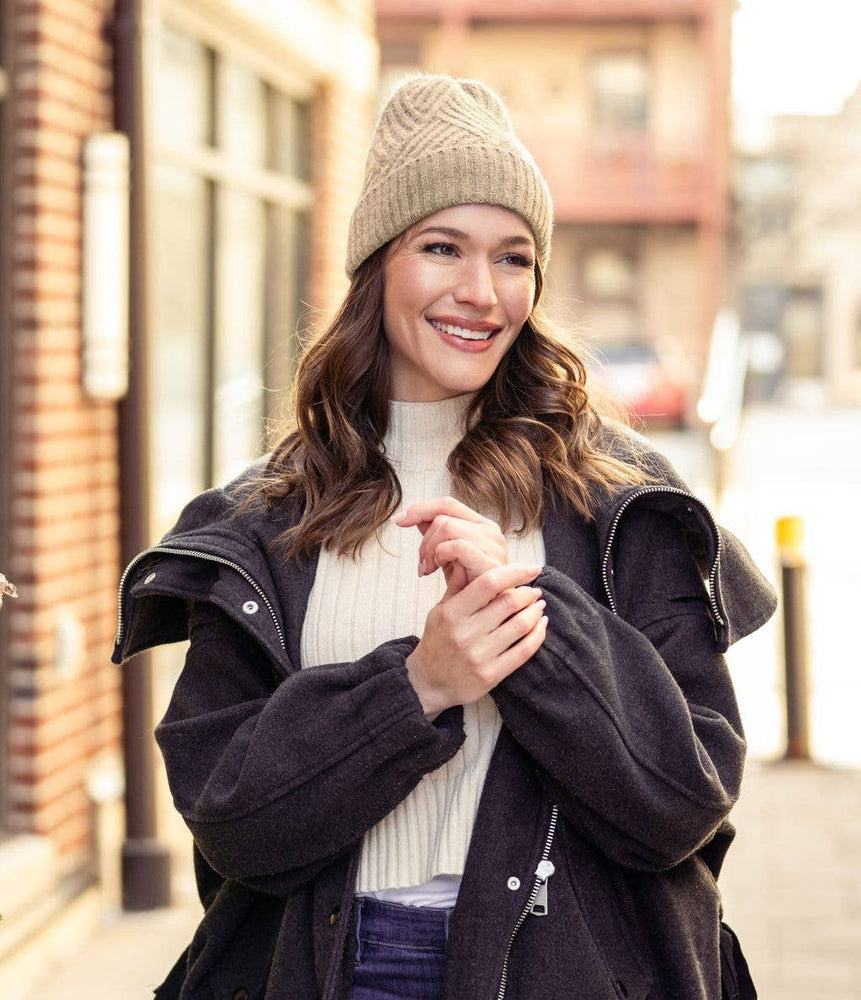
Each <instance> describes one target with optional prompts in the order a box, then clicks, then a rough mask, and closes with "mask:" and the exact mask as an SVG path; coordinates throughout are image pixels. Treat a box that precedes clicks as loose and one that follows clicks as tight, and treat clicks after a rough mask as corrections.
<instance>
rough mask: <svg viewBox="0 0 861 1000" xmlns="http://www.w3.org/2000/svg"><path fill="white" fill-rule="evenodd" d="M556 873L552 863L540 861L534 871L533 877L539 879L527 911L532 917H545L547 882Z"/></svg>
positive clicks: (546, 909)
mask: <svg viewBox="0 0 861 1000" xmlns="http://www.w3.org/2000/svg"><path fill="white" fill-rule="evenodd" d="M555 871H556V866H555V865H554V864H553V862H552V861H542V862H541V863H540V864H539V865H538V867H537V868H536V869H535V875H536V876H537V878H539V879H541V882H540V883H539V885H538V893H537V895H536V896H535V899H534V900H533V901H532V906H531V908H530V910H529V912H530V914H531V915H532V916H533V917H546V916H547V911H548V900H547V881H548V879H549V878H550V876H551V875H552V874H553V873H554V872H555Z"/></svg>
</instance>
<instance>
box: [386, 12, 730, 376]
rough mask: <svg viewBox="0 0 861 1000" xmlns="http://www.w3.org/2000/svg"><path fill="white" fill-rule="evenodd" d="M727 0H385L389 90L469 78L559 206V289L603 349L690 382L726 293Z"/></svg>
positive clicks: (568, 311)
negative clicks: (662, 366)
mask: <svg viewBox="0 0 861 1000" xmlns="http://www.w3.org/2000/svg"><path fill="white" fill-rule="evenodd" d="M730 8H731V2H730V0H533V2H530V3H524V2H522V0H492V2H491V0H457V2H450V3H441V2H439V0H376V9H377V33H378V37H379V41H380V52H381V59H382V80H383V84H384V86H386V85H388V86H391V85H392V84H393V83H394V82H396V81H397V79H399V78H400V77H401V76H402V75H403V73H404V72H407V71H410V70H412V69H414V68H417V67H420V68H422V69H424V70H427V71H435V72H451V73H455V74H457V75H462V76H475V77H477V78H479V79H481V80H484V81H485V82H486V83H488V84H490V85H491V86H493V87H494V88H496V89H497V90H498V91H499V92H500V93H502V94H503V95H504V97H505V99H506V101H507V103H508V106H509V109H510V111H511V114H512V118H513V119H514V124H515V127H516V129H517V132H518V134H519V135H520V136H521V138H522V139H523V141H524V143H525V144H526V146H527V147H528V148H529V149H530V150H531V151H532V152H533V153H534V155H535V157H536V159H537V160H538V162H539V164H540V166H541V168H542V170H543V171H544V173H545V176H546V177H547V180H548V182H549V184H550V188H551V190H552V193H553V198H554V202H555V207H556V230H555V234H554V240H553V252H552V257H551V263H550V279H551V281H550V288H551V291H552V293H553V294H554V296H555V298H556V300H557V308H558V311H561V312H562V313H563V315H564V316H565V317H566V318H568V319H570V320H571V321H572V322H573V324H574V326H575V327H576V328H578V329H579V330H580V331H582V333H583V334H584V335H585V336H586V337H587V338H589V339H590V340H593V341H595V342H598V343H600V342H606V341H616V342H618V341H627V340H634V339H643V340H646V341H660V340H666V339H669V340H672V341H674V342H675V343H676V344H677V345H681V346H682V347H683V349H684V352H685V354H686V355H687V357H688V358H689V359H690V360H691V362H692V363H693V368H694V371H697V370H698V368H699V364H700V362H701V360H702V358H703V356H704V353H705V349H706V345H707V342H708V336H709V333H710V330H711V326H712V323H713V321H714V317H715V313H716V309H717V306H718V304H719V302H720V301H721V299H722V297H723V294H724V288H723V282H724V264H725V249H724V247H725V223H726V205H727V174H728V162H729V152H728V150H729V136H728V126H727V105H728V88H729V84H728V81H729V15H730Z"/></svg>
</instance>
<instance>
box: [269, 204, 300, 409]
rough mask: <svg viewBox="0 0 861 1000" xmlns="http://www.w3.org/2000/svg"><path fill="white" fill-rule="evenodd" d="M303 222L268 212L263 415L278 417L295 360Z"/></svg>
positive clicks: (279, 211) (276, 211)
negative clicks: (264, 406)
mask: <svg viewBox="0 0 861 1000" xmlns="http://www.w3.org/2000/svg"><path fill="white" fill-rule="evenodd" d="M306 230H307V227H306V220H305V216H304V215H303V214H301V213H299V212H294V211H290V210H289V209H285V208H277V207H272V208H270V210H269V263H268V268H267V276H268V277H267V293H266V340H267V365H266V386H267V388H268V389H271V390H272V391H271V392H268V393H267V394H266V415H267V416H270V417H272V416H276V417H280V416H281V415H282V413H283V403H284V401H285V393H284V392H283V391H282V390H284V389H286V388H287V387H288V386H289V385H290V384H291V383H292V380H293V375H294V372H295V371H296V362H297V361H298V359H299V352H300V346H299V339H298V333H297V327H298V326H299V325H300V324H301V323H302V321H303V306H302V299H303V296H304V294H305V293H304V288H305V267H304V265H305V247H306Z"/></svg>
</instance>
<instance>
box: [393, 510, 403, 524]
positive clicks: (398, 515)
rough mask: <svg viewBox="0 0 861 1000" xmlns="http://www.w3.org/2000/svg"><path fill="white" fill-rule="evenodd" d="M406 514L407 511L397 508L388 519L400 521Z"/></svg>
mask: <svg viewBox="0 0 861 1000" xmlns="http://www.w3.org/2000/svg"><path fill="white" fill-rule="evenodd" d="M406 515H407V512H406V511H405V510H398V511H395V513H394V514H392V516H391V517H390V518H389V520H390V521H395V522H398V521H402V520H403V519H404V518H405V517H406Z"/></svg>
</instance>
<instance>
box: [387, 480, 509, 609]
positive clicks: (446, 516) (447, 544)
mask: <svg viewBox="0 0 861 1000" xmlns="http://www.w3.org/2000/svg"><path fill="white" fill-rule="evenodd" d="M393 521H394V523H395V524H397V525H398V526H399V527H401V528H413V527H415V528H418V530H419V531H420V532H421V534H422V542H421V545H420V546H419V566H418V570H419V576H429V575H430V574H431V573H435V572H436V571H437V569H442V570H443V572H444V573H445V578H446V582H447V584H448V589H447V591H446V594H447V596H449V597H450V596H452V595H453V594H457V593H459V592H460V591H461V590H463V588H464V587H465V586H466V585H467V584H468V583H471V582H472V581H473V580H474V579H475V578H476V577H477V576H480V575H481V574H482V573H484V572H486V571H487V570H489V569H493V567H494V566H504V565H506V564H507V563H508V546H507V544H506V541H505V535H503V533H502V530H501V529H500V527H499V525H498V524H497V523H496V522H495V521H491V520H490V518H488V517H483V516H482V515H481V514H479V513H478V512H477V511H474V510H473V509H472V508H471V507H467V505H466V504H465V503H461V502H460V500H455V499H454V497H440V498H437V499H434V500H425V501H423V502H421V503H415V504H413V505H412V506H411V507H408V508H407V509H406V510H404V511H401V513H400V514H398V515H396V516H395V517H394V518H393Z"/></svg>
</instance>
